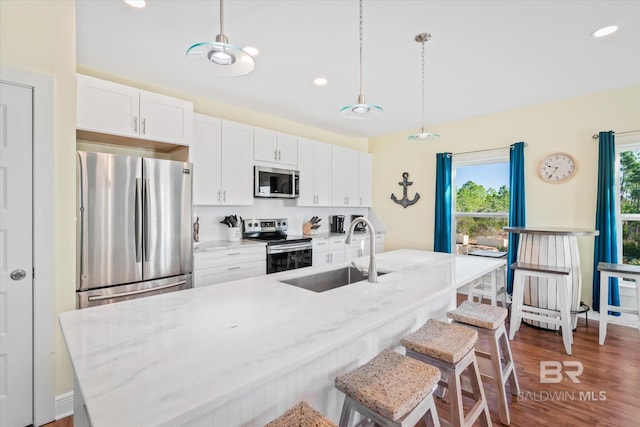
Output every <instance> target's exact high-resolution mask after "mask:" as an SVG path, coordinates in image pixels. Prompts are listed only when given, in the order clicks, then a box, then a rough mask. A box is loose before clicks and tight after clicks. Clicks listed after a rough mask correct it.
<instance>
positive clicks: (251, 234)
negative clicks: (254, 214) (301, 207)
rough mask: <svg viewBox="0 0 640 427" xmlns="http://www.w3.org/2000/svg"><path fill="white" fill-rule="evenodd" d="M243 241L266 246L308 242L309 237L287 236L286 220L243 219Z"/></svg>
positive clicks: (287, 224)
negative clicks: (261, 243)
mask: <svg viewBox="0 0 640 427" xmlns="http://www.w3.org/2000/svg"><path fill="white" fill-rule="evenodd" d="M243 225H244V234H243V237H244V238H245V239H251V240H260V241H266V242H267V245H270V246H272V245H282V244H288V243H304V242H310V241H311V238H310V237H303V236H295V235H290V234H287V228H288V226H289V221H288V220H287V219H286V218H276V219H245V220H244V221H243Z"/></svg>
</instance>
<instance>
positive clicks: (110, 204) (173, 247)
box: [76, 151, 193, 308]
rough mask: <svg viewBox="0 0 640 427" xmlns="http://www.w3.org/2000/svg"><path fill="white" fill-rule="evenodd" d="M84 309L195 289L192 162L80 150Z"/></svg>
mask: <svg viewBox="0 0 640 427" xmlns="http://www.w3.org/2000/svg"><path fill="white" fill-rule="evenodd" d="M77 174H78V176H77V186H78V191H77V213H76V222H77V227H76V230H77V232H76V238H77V242H76V248H77V280H76V290H77V292H76V294H77V304H76V305H77V307H78V308H85V307H92V306H96V305H102V304H109V303H113V302H118V301H123V300H128V299H133V298H139V297H143V296H149V295H156V294H161V293H166V292H172V291H176V290H181V289H186V288H191V287H192V286H193V285H192V283H193V282H192V275H191V273H192V271H193V242H192V231H191V230H192V227H191V176H192V175H191V164H190V163H182V162H176V161H170V160H159V159H148V158H142V157H131V156H122V155H115V154H106V153H90V152H84V151H78V162H77Z"/></svg>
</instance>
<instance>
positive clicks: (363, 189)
mask: <svg viewBox="0 0 640 427" xmlns="http://www.w3.org/2000/svg"><path fill="white" fill-rule="evenodd" d="M359 174H360V180H359V183H358V190H359V192H360V197H359V200H358V202H359V203H358V206H371V154H369V153H360V170H359Z"/></svg>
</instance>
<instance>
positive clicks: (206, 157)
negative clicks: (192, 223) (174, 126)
mask: <svg viewBox="0 0 640 427" xmlns="http://www.w3.org/2000/svg"><path fill="white" fill-rule="evenodd" d="M221 127H222V120H220V119H217V118H215V117H209V116H205V115H202V114H196V115H195V117H194V121H193V143H192V144H191V146H190V147H189V161H190V162H191V163H192V164H193V204H194V205H219V204H221V203H222V198H221V195H222V193H221V187H220V134H221Z"/></svg>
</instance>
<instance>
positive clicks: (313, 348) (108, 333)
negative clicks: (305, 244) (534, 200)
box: [60, 250, 496, 427]
mask: <svg viewBox="0 0 640 427" xmlns="http://www.w3.org/2000/svg"><path fill="white" fill-rule="evenodd" d="M376 258H377V260H378V265H379V268H380V271H388V272H392V273H390V274H385V275H383V276H381V277H380V278H379V283H378V284H375V285H373V284H370V283H367V282H360V283H355V284H352V285H349V286H343V287H340V288H336V289H333V290H331V291H328V292H324V293H315V292H311V291H308V290H305V289H300V288H297V287H294V286H290V285H287V284H284V283H281V282H279V280H282V279H287V278H292V277H297V276H303V275H306V274H310V273H311V272H319V271H326V270H333V269H336V268H338V267H340V266H346V265H348V264H349V263H343V264H333V265H327V266H322V267H308V268H305V269H298V270H292V271H287V272H282V273H277V274H271V275H267V276H259V277H255V278H251V279H245V280H240V281H235V282H232V283H225V284H219V285H216V286H205V287H201V288H194V289H188V290H184V291H180V292H174V293H169V294H163V295H157V296H152V297H147V298H141V299H137V300H132V301H125V302H120V303H117V304H111V305H104V306H99V307H94V308H89V309H83V310H77V311H72V312H66V313H62V314H61V315H60V324H61V327H62V331H63V335H64V337H65V340H66V343H67V348H68V350H69V354H70V356H71V361H72V365H73V369H74V373H75V375H76V381H77V384H78V387H79V388H80V390H75V391H74V393H81V395H82V397H83V399H84V403H85V405H86V409H87V413H88V415H89V417H90V421H91V424H92V426H94V427H102V426H109V427H111V426H115V425H117V426H141V425H148V426H152V425H153V426H156V425H158V426H160V425H161V426H174V425H180V424H182V423H185V422H187V421H189V420H192V419H194V418H196V417H197V416H199V415H201V414H203V413H206V412H208V411H211V410H213V409H215V408H217V407H220V406H221V405H224V404H225V403H227V402H229V401H230V400H231V399H233V398H236V397H238V396H240V395H242V393H245V392H247V391H248V390H252V389H255V388H256V387H259V386H260V385H262V384H264V383H266V382H267V381H270V380H272V379H274V378H278V377H279V376H281V375H283V374H285V373H286V372H289V371H291V370H292V369H295V368H297V367H299V366H302V365H303V364H305V363H308V362H310V361H312V360H315V359H316V358H318V357H320V356H321V355H323V354H326V353H327V352H328V351H330V350H332V349H335V348H338V347H339V346H341V345H344V344H345V343H348V342H351V341H352V340H354V339H356V338H358V337H360V336H362V335H363V334H365V333H367V332H368V331H371V330H373V329H374V328H377V327H380V326H381V325H384V324H386V323H388V322H390V321H391V320H394V319H396V318H398V317H399V316H402V315H404V314H406V313H408V312H410V311H411V310H414V309H415V308H417V307H420V306H421V305H424V304H425V303H428V301H430V300H432V299H434V298H439V297H441V296H443V295H445V294H446V293H451V294H452V299H453V292H454V290H455V288H456V287H457V286H459V285H458V284H459V283H460V279H454V278H453V276H454V275H455V274H456V271H459V270H471V268H469V265H470V264H465V263H468V262H472V263H474V265H475V264H476V262H475V261H484V264H483V267H481V268H478V267H477V266H476V270H477V271H476V274H480V272H479V270H481V269H483V268H485V267H484V266H488V265H489V264H488V263H495V262H496V260H492V259H483V258H479V257H456V256H451V255H449V254H440V253H434V252H423V251H412V250H398V251H392V252H385V253H381V254H378V255H377V257H376ZM462 258H464V259H462ZM361 260H366V261H367V265H368V258H366V257H365V258H360V259H359V260H357V262H358V263H361V262H362V261H361ZM489 271H490V270H489Z"/></svg>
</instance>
